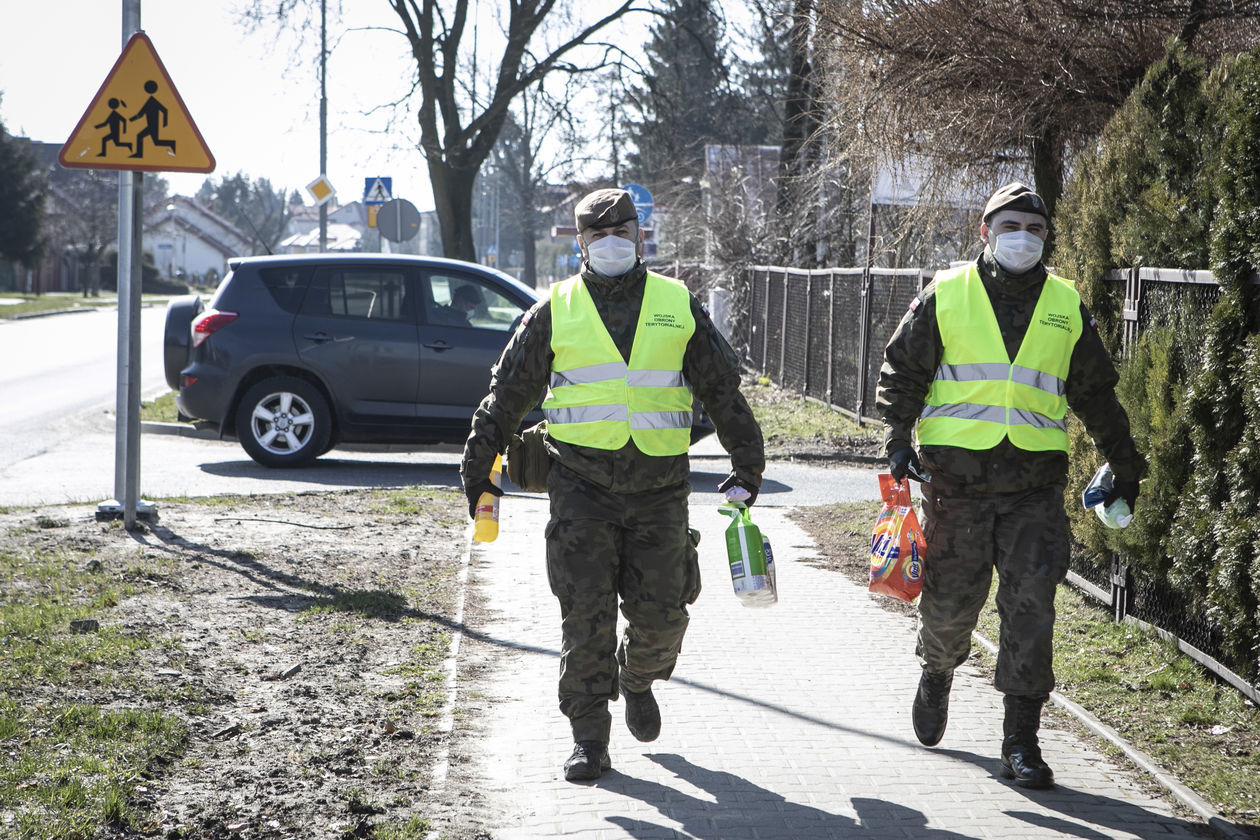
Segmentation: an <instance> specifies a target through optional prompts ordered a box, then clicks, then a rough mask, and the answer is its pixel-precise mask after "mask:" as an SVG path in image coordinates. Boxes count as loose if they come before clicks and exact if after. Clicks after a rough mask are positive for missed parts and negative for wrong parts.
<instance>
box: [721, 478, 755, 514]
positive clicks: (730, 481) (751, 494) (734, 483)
mask: <svg viewBox="0 0 1260 840" xmlns="http://www.w3.org/2000/svg"><path fill="white" fill-rule="evenodd" d="M732 487H743V488H744V489H745V490H747V491H748V498H747V499H744V504H746V505H748V507H752V506H753V502H755V501H757V488H756V487H754V486H753V484H752V483H751V482H748V481H744V479H742V478H740V477H739V476H737V475H735V472H734V471H733V470H732V471H731V474H730V475H728V476H727V477H726V480H725V481H723V482H722V483H721V484H719V485H718V492H719V493H725V492H726V491H727V490H730V489H731V488H732Z"/></svg>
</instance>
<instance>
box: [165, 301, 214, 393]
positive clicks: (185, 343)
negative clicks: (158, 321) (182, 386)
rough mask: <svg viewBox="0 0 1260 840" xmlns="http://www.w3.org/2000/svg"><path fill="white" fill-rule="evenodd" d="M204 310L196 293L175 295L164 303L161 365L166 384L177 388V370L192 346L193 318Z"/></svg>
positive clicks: (184, 364)
mask: <svg viewBox="0 0 1260 840" xmlns="http://www.w3.org/2000/svg"><path fill="white" fill-rule="evenodd" d="M204 310H205V306H204V305H203V304H202V303H201V297H200V296H198V295H185V296H183V297H177V298H175V299H174V300H172V301H171V302H170V303H168V304H167V305H166V328H165V331H164V332H163V335H162V366H163V368H164V372H165V373H166V384H167V385H169V386H171V390H172V391H178V390H179V372H180V371H181V370H183V369H184V367H185V366H186V365H187V364H188V351H189V350H190V349H191V347H192V332H191V326H192V322H193V319H194V318H196V317H197V316H198V315H200V314H201V313H202V312H203V311H204Z"/></svg>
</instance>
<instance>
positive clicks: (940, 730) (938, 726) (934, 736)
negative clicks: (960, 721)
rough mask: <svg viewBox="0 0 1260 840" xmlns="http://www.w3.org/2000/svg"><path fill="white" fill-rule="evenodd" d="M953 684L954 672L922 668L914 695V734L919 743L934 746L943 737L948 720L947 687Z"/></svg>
mask: <svg viewBox="0 0 1260 840" xmlns="http://www.w3.org/2000/svg"><path fill="white" fill-rule="evenodd" d="M953 684H954V672H953V671H945V672H944V673H937V672H935V671H929V670H927V669H926V668H924V669H923V673H922V674H921V675H920V676H919V692H918V694H916V695H914V708H913V710H912V715H911V717H912V718H913V720H914V734H915V735H917V736H918V738H919V743H921V744H923V745H924V746H927V747H935V746H936V745H937V744H939V743H940V742H941V738H943V737H945V723H946V722H947V721H948V720H949V688H950V686H952V685H953Z"/></svg>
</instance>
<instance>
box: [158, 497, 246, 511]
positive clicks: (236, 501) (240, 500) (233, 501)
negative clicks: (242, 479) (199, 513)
mask: <svg viewBox="0 0 1260 840" xmlns="http://www.w3.org/2000/svg"><path fill="white" fill-rule="evenodd" d="M144 497H145V498H146V499H153V500H154V501H161V502H170V503H171V504H180V505H198V506H200V507H211V508H216V507H221V508H233V507H239V506H241V505H243V504H246V503H247V502H249V501H251V499H250V498H249V497H248V496H151V495H147V494H145V495H144Z"/></svg>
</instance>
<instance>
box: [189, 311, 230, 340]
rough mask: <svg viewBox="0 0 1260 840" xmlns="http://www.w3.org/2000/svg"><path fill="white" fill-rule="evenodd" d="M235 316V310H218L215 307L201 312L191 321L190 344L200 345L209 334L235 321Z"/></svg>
mask: <svg viewBox="0 0 1260 840" xmlns="http://www.w3.org/2000/svg"><path fill="white" fill-rule="evenodd" d="M236 316H237V313H235V312H220V311H219V310H217V309H207V310H206V311H205V312H202V313H201V314H200V315H198V316H197V317H196V318H194V319H193V322H192V346H193V347H200V346H201V343H202V342H203V341H205V340H206V339H207V338H209V337H210V336H211V335H213V334H214V333H216V332H218V331H219V330H221V329H223V328H224V327H226V326H227V325H228V324H230V323H232V322H233V321H235V320H236Z"/></svg>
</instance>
